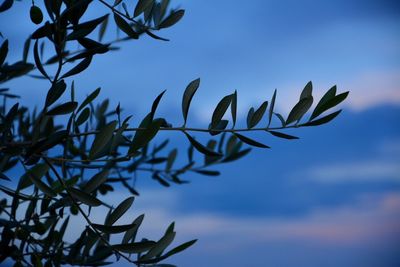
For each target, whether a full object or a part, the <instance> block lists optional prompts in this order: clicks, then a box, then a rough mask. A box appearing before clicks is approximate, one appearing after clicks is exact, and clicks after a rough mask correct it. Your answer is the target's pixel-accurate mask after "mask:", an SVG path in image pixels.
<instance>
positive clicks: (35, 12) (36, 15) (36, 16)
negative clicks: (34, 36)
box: [29, 5, 43, 24]
mask: <svg viewBox="0 0 400 267" xmlns="http://www.w3.org/2000/svg"><path fill="white" fill-rule="evenodd" d="M29 15H30V17H31V21H32V22H33V23H35V24H40V23H42V21H43V13H42V10H40V8H39V7H37V6H34V5H33V6H31V9H30V12H29Z"/></svg>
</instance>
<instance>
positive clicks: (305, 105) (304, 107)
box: [286, 97, 313, 125]
mask: <svg viewBox="0 0 400 267" xmlns="http://www.w3.org/2000/svg"><path fill="white" fill-rule="evenodd" d="M312 103H313V97H307V98H302V99H301V100H300V101H299V102H298V103H297V104H296V105H295V106H294V107H293V109H292V110H291V111H290V113H289V116H288V118H287V119H286V125H288V124H291V123H292V122H295V121H299V120H300V119H301V118H302V117H303V116H304V114H306V112H307V111H308V110H309V109H310V107H311V105H312Z"/></svg>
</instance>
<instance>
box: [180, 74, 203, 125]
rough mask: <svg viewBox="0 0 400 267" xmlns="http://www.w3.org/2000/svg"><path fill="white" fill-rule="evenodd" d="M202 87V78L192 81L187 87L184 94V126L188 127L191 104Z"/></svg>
mask: <svg viewBox="0 0 400 267" xmlns="http://www.w3.org/2000/svg"><path fill="white" fill-rule="evenodd" d="M199 86H200V78H198V79H196V80H194V81H191V82H190V83H189V85H188V86H187V87H186V89H185V92H184V94H183V98H182V114H183V120H184V125H186V120H187V116H188V112H189V107H190V103H191V102H192V98H193V96H194V94H195V93H196V91H197V89H198V88H199Z"/></svg>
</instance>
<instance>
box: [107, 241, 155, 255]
mask: <svg viewBox="0 0 400 267" xmlns="http://www.w3.org/2000/svg"><path fill="white" fill-rule="evenodd" d="M155 244H156V243H155V242H154V241H142V242H137V243H131V244H118V245H112V248H114V249H116V250H118V251H120V252H123V253H143V252H146V251H149V250H150V249H152V248H153V247H154V245H155Z"/></svg>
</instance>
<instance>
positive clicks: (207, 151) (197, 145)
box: [183, 132, 221, 157]
mask: <svg viewBox="0 0 400 267" xmlns="http://www.w3.org/2000/svg"><path fill="white" fill-rule="evenodd" d="M183 133H184V134H185V135H186V137H187V138H188V139H189V142H190V143H191V144H192V145H193V147H194V148H196V150H197V151H199V152H200V153H202V154H204V155H208V156H218V157H219V156H221V154H220V153H218V152H215V151H213V150H210V149H208V148H207V147H205V146H203V145H202V144H200V143H199V142H197V141H196V140H195V139H194V138H193V137H191V136H190V135H189V134H188V133H186V132H183Z"/></svg>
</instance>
